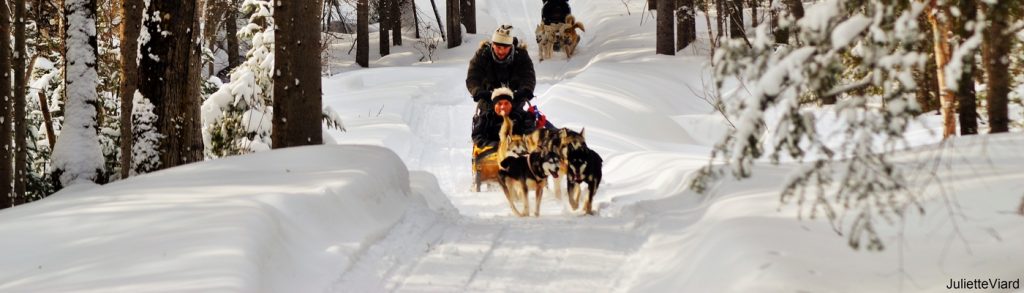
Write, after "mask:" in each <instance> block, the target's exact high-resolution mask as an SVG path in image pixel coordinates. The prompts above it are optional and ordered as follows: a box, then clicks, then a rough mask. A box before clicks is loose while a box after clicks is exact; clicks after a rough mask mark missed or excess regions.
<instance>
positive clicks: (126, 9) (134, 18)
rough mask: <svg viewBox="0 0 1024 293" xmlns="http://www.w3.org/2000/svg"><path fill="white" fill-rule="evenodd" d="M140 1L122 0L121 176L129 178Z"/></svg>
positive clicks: (137, 71) (140, 21)
mask: <svg viewBox="0 0 1024 293" xmlns="http://www.w3.org/2000/svg"><path fill="white" fill-rule="evenodd" d="M143 5H144V4H143V2H142V0H122V1H121V84H120V88H119V91H118V96H120V97H121V178H128V175H129V174H128V173H129V171H130V170H131V166H132V141H133V138H132V99H133V98H134V97H135V86H136V85H138V82H139V67H138V66H139V65H138V64H136V61H135V59H136V57H137V56H138V52H139V42H138V40H139V31H140V30H141V28H142V10H143V9H145V7H143Z"/></svg>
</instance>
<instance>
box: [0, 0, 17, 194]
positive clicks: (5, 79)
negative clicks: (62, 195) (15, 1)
mask: <svg viewBox="0 0 1024 293" xmlns="http://www.w3.org/2000/svg"><path fill="white" fill-rule="evenodd" d="M10 17H11V11H10V8H9V7H8V6H7V1H4V2H3V3H0V19H10ZM10 35H11V23H10V22H7V21H0V70H3V72H10V71H11V49H10V48H11V38H10V37H9V36H10ZM11 94H12V92H11V76H10V75H7V74H0V208H7V207H11V206H14V197H13V196H14V185H13V184H14V165H13V164H14V141H13V140H11V137H12V132H11V131H12V130H13V129H14V116H13V115H14V97H12V96H11Z"/></svg>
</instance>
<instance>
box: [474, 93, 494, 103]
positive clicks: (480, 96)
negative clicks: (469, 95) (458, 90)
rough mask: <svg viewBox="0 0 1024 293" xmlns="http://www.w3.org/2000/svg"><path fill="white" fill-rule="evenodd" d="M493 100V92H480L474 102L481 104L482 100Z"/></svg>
mask: <svg viewBox="0 0 1024 293" xmlns="http://www.w3.org/2000/svg"><path fill="white" fill-rule="evenodd" d="M490 98H491V91H479V92H477V93H476V95H475V96H473V102H479V101H480V100H487V99H490Z"/></svg>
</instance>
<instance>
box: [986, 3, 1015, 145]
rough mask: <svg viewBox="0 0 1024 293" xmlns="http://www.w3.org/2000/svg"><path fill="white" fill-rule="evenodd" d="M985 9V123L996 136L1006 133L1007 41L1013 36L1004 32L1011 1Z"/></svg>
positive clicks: (1008, 80) (987, 5) (1007, 126)
mask: <svg viewBox="0 0 1024 293" xmlns="http://www.w3.org/2000/svg"><path fill="white" fill-rule="evenodd" d="M982 2H983V3H984V4H982V5H985V6H986V7H987V9H986V13H985V14H986V15H987V16H988V17H989V22H988V26H987V27H986V28H985V43H984V50H985V51H987V52H986V53H987V54H988V56H989V58H987V59H988V60H987V61H985V76H986V77H987V78H988V81H987V83H988V84H987V87H988V109H987V110H988V122H989V125H990V127H991V128H990V130H989V132H991V133H999V132H1007V131H1009V129H1010V128H1009V124H1010V118H1009V112H1008V105H1009V99H1008V96H1009V93H1010V71H1009V70H1010V60H1009V56H1008V55H1009V53H1010V47H1011V45H1012V44H1013V42H1011V41H1010V39H1011V38H1013V36H1010V35H1006V32H1005V31H1006V29H1007V28H1008V27H1009V23H1010V9H1011V7H1010V2H1012V1H995V3H990V2H989V1H982Z"/></svg>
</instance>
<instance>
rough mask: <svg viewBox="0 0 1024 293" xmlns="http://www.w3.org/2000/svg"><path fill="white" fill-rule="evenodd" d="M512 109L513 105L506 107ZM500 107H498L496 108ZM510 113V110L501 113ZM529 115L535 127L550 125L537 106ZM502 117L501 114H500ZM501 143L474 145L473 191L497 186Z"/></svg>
mask: <svg viewBox="0 0 1024 293" xmlns="http://www.w3.org/2000/svg"><path fill="white" fill-rule="evenodd" d="M506 106H507V107H511V105H506ZM496 107H498V106H496ZM501 112H504V113H508V110H506V111H501ZM527 114H529V115H532V117H533V118H534V120H533V121H531V122H533V127H531V129H535V128H537V127H547V126H550V124H548V123H547V117H546V116H544V115H543V114H541V113H540V110H538V109H537V107H536V106H533V105H530V106H529V110H528V111H527ZM499 115H500V114H499ZM513 122H515V123H521V122H523V121H513ZM498 148H499V143H498V142H497V141H495V142H487V143H485V144H483V145H480V144H477V143H475V142H474V143H473V153H472V158H471V166H472V171H473V186H472V188H473V191H474V192H480V190H481V187H482V186H484V185H485V184H492V185H497V183H498V170H500V169H501V166H500V164H501V160H502V159H504V157H503V155H504V154H503V152H501V151H499V149H498Z"/></svg>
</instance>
